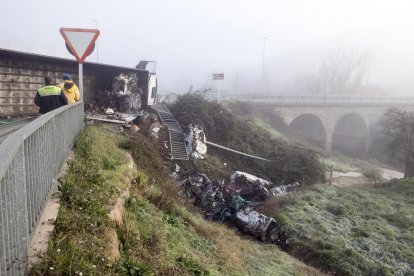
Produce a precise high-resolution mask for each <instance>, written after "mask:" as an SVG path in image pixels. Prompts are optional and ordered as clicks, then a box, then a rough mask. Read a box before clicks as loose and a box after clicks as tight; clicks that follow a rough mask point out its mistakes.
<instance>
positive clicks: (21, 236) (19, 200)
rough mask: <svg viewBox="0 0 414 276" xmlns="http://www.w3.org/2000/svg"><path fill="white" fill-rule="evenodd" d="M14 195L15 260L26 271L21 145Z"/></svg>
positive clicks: (26, 241)
mask: <svg viewBox="0 0 414 276" xmlns="http://www.w3.org/2000/svg"><path fill="white" fill-rule="evenodd" d="M14 163H15V166H14V174H15V176H14V177H15V196H16V205H17V208H18V209H17V210H16V212H17V224H18V225H16V226H15V227H16V228H17V231H18V233H17V236H18V241H17V246H18V248H17V258H18V260H17V262H18V269H19V270H22V272H23V271H26V269H27V250H28V247H29V242H30V241H29V237H30V236H29V221H28V211H27V190H26V166H25V152H24V147H23V145H22V146H21V147H20V150H19V151H18V152H17V154H16V157H15V161H14Z"/></svg>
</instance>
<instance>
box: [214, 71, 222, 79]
mask: <svg viewBox="0 0 414 276" xmlns="http://www.w3.org/2000/svg"><path fill="white" fill-rule="evenodd" d="M213 80H224V74H223V73H218V74H213Z"/></svg>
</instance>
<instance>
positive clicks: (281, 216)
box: [262, 179, 414, 275]
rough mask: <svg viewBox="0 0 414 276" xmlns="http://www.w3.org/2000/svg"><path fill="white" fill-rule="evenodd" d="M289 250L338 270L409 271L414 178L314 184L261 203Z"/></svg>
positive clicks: (412, 267)
mask: <svg viewBox="0 0 414 276" xmlns="http://www.w3.org/2000/svg"><path fill="white" fill-rule="evenodd" d="M262 211H264V212H265V213H266V214H267V215H270V216H273V217H275V218H276V219H277V220H278V221H279V222H280V223H281V224H282V225H283V226H284V227H285V228H286V230H287V231H288V233H289V235H290V236H291V237H292V243H291V250H290V251H291V253H292V254H293V255H295V256H297V257H299V258H301V259H303V260H305V261H306V262H308V263H310V264H312V265H314V266H317V267H321V268H323V269H326V270H329V271H335V272H336V273H338V274H340V275H413V274H414V251H413V248H414V215H413V214H414V180H413V179H410V180H401V181H400V182H399V183H398V184H397V185H394V186H392V187H383V188H372V187H371V188H369V187H352V188H351V187H349V188H333V187H328V186H327V185H316V186H314V187H311V188H309V189H308V190H306V191H303V192H300V193H297V194H292V195H290V196H287V197H284V198H280V199H278V200H276V199H275V200H273V201H270V202H268V203H267V205H266V206H263V207H262Z"/></svg>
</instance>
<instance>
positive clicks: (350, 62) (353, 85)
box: [318, 50, 372, 95]
mask: <svg viewBox="0 0 414 276" xmlns="http://www.w3.org/2000/svg"><path fill="white" fill-rule="evenodd" d="M371 60H372V55H371V54H370V52H364V53H361V54H358V53H356V52H355V51H353V50H351V51H335V52H331V53H330V54H329V55H328V56H327V57H326V58H325V59H324V61H323V62H322V65H321V67H320V69H319V72H318V80H319V85H320V92H322V93H323V94H344V95H347V94H355V93H357V92H358V90H359V89H360V88H361V87H362V86H363V85H364V81H365V80H367V78H368V72H369V67H370V65H371Z"/></svg>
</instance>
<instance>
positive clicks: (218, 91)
mask: <svg viewBox="0 0 414 276" xmlns="http://www.w3.org/2000/svg"><path fill="white" fill-rule="evenodd" d="M220 86H221V80H219V81H218V89H217V103H218V104H219V103H220Z"/></svg>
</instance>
